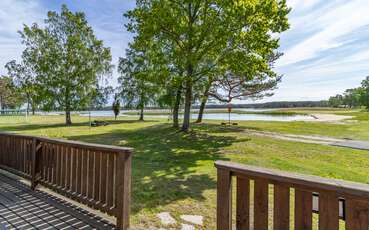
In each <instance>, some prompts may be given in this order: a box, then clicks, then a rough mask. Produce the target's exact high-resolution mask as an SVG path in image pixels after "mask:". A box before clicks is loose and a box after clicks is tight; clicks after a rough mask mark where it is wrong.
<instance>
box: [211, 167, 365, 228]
mask: <svg viewBox="0 0 369 230" xmlns="http://www.w3.org/2000/svg"><path fill="white" fill-rule="evenodd" d="M215 166H216V168H217V170H218V185H217V189H218V193H217V229H218V230H231V229H232V225H233V223H232V220H234V219H235V226H236V229H237V230H246V229H255V230H267V229H268V227H273V228H272V229H274V230H289V229H290V225H294V226H291V227H294V229H295V230H305V229H306V230H310V229H312V228H313V225H314V224H316V225H317V228H318V229H320V230H338V229H339V222H340V219H342V220H341V222H342V224H341V227H342V226H344V228H345V229H346V230H368V229H369V185H365V184H358V183H350V182H344V181H340V180H333V179H326V178H320V177H315V176H304V175H298V174H293V173H285V172H280V171H277V170H267V169H263V168H257V167H252V166H246V165H241V164H236V163H231V162H222V161H218V162H216V163H215ZM368 170H369V169H368ZM232 177H235V178H236V181H237V185H236V186H235V187H236V190H237V191H236V192H235V194H236V199H235V204H236V207H235V210H236V214H235V217H233V216H232ZM250 197H252V198H250ZM290 200H291V201H290ZM271 209H272V210H271ZM290 210H293V211H291V212H290ZM313 213H317V217H316V218H315V219H314V218H313ZM313 219H314V221H313ZM316 219H317V220H316ZM314 226H315V225H314ZM269 229H270V228H269Z"/></svg>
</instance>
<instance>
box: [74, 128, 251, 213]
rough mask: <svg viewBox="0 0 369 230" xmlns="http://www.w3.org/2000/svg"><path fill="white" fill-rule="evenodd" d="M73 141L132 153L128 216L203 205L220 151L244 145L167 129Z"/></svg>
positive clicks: (213, 180)
mask: <svg viewBox="0 0 369 230" xmlns="http://www.w3.org/2000/svg"><path fill="white" fill-rule="evenodd" d="M205 131H206V130H205ZM73 139H77V140H80V141H85V142H94V143H102V144H113V145H121V146H128V147H132V148H134V157H133V178H132V179H133V180H132V198H133V202H132V212H133V213H137V212H139V211H140V210H142V209H151V208H157V207H161V206H163V205H167V204H170V203H172V202H174V201H179V200H184V199H187V198H190V199H195V200H197V201H202V200H204V199H206V197H204V195H203V192H204V191H205V190H208V189H214V188H215V186H216V178H215V176H216V174H215V168H214V165H213V162H214V161H215V160H228V159H227V157H226V155H223V154H222V149H223V148H224V147H226V146H230V145H232V144H233V143H235V142H238V141H247V140H243V139H240V138H236V137H233V136H219V135H218V136H217V135H212V134H211V132H209V133H207V132H204V130H202V131H200V130H195V131H193V132H190V133H183V132H177V130H175V129H173V128H171V127H170V126H169V125H168V124H155V125H152V126H149V127H145V128H140V129H135V130H123V129H122V130H113V131H111V132H109V133H104V134H97V135H81V136H77V137H76V136H74V137H73ZM204 162H206V163H205V164H206V165H207V166H206V167H205V169H204V166H203V165H201V166H199V164H200V163H201V164H204ZM197 167H201V169H202V170H200V171H199V170H198V169H199V168H197ZM204 170H205V171H204Z"/></svg>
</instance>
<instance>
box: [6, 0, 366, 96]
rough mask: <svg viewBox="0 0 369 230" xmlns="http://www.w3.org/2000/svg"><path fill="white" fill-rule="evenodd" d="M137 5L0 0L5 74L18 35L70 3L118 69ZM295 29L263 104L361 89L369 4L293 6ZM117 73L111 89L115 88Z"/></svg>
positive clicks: (318, 0)
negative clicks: (128, 17) (129, 14)
mask: <svg viewBox="0 0 369 230" xmlns="http://www.w3.org/2000/svg"><path fill="white" fill-rule="evenodd" d="M134 2H135V1H134V0H78V1H76V0H66V1H61V0H52V1H50V0H1V1H0V74H6V70H5V68H4V67H3V66H4V65H5V63H6V62H8V61H10V60H12V59H17V60H18V59H19V57H20V54H21V52H22V50H23V48H24V47H22V45H21V44H20V39H19V35H18V34H17V31H18V30H20V29H22V24H23V23H25V24H31V23H33V22H37V23H40V24H42V22H43V19H44V18H45V17H46V13H47V11H49V10H59V9H60V6H61V4H63V3H65V4H67V5H68V7H69V8H70V9H71V10H73V11H84V12H85V13H86V16H87V19H88V21H89V23H90V24H91V25H92V27H93V28H94V30H95V33H96V35H97V37H98V38H99V39H103V40H104V41H105V45H106V46H109V47H111V49H112V54H113V61H114V63H113V64H117V60H118V58H119V57H120V56H123V55H124V50H125V48H126V47H127V44H128V42H129V41H130V40H131V39H132V36H131V35H130V34H129V33H127V32H126V31H125V28H124V26H123V25H124V23H125V19H124V18H123V12H125V11H126V10H128V9H131V8H133V7H134ZM288 4H289V5H290V6H291V7H292V12H291V13H290V15H289V19H290V23H291V28H290V30H288V31H287V32H285V33H283V34H282V35H281V48H280V50H281V51H282V52H284V56H283V57H282V58H281V59H280V60H279V61H278V62H277V64H276V70H277V72H278V73H280V74H283V76H284V77H283V81H282V83H281V84H280V86H279V89H277V90H276V91H275V95H274V96H273V97H271V98H266V99H263V100H261V101H259V102H264V101H278V100H320V99H327V98H328V97H329V96H331V95H334V94H336V93H341V92H342V91H344V90H345V89H347V88H351V87H356V86H358V85H359V84H360V82H361V80H362V79H364V77H365V76H367V75H369V14H368V9H369V1H368V0H349V1H348V0H329V1H327V0H288ZM115 79H116V73H114V74H113V79H112V81H111V82H112V84H115V82H116V81H115Z"/></svg>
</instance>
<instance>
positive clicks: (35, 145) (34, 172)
mask: <svg viewBox="0 0 369 230" xmlns="http://www.w3.org/2000/svg"><path fill="white" fill-rule="evenodd" d="M40 150H41V147H40V146H39V140H38V139H37V138H33V139H32V169H31V189H32V190H35V188H36V186H37V182H38V181H37V176H38V171H39V170H38V169H39V164H40V162H39V161H40V159H39V156H38V155H39V152H40Z"/></svg>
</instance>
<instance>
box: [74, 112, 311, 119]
mask: <svg viewBox="0 0 369 230" xmlns="http://www.w3.org/2000/svg"><path fill="white" fill-rule="evenodd" d="M248 111H255V110H248ZM257 111H261V110H257ZM264 111H265V110H264ZM80 115H81V116H88V115H89V113H88V112H82V113H80ZM91 116H93V117H113V116H114V114H113V112H112V111H91ZM120 116H121V117H128V116H133V115H125V114H121V115H120ZM145 117H150V118H170V116H169V115H146V116H145ZM180 117H182V116H180ZM191 118H192V119H197V114H196V113H193V114H191ZM204 119H208V120H227V121H228V113H206V114H204ZM231 120H232V121H311V120H314V118H313V117H311V116H305V115H291V116H283V115H266V114H237V113H232V114H231Z"/></svg>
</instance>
